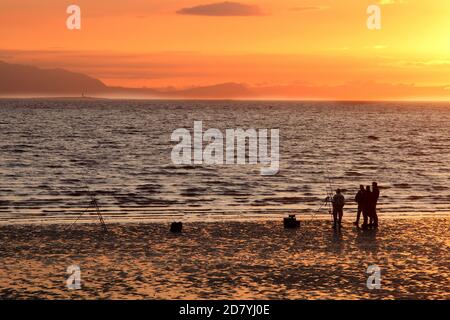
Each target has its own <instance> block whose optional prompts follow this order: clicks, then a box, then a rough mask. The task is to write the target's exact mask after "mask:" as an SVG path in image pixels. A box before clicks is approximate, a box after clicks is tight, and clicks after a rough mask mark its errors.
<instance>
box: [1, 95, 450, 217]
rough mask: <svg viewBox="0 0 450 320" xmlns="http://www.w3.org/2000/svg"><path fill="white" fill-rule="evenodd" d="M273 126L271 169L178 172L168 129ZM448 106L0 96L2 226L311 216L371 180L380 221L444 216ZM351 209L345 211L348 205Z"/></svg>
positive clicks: (449, 160) (449, 157) (447, 205)
mask: <svg viewBox="0 0 450 320" xmlns="http://www.w3.org/2000/svg"><path fill="white" fill-rule="evenodd" d="M195 120H202V121H203V127H204V130H206V129H208V128H218V129H221V130H225V129H226V128H244V129H248V128H255V129H258V128H266V129H272V128H279V129H280V140H281V143H280V153H281V155H280V156H281V163H280V167H281V168H280V172H279V174H278V175H275V176H261V175H260V174H259V169H260V167H259V165H239V166H238V165H220V166H176V165H173V164H172V161H171V158H170V154H171V150H172V147H173V146H174V143H172V142H171V141H170V136H171V133H172V132H173V131H174V130H175V129H177V128H187V129H189V130H193V124H194V121H195ZM449 124H450V106H449V105H446V104H438V103H435V104H432V103H425V102H424V103H414V104H412V103H410V104H408V103H370V104H368V103H331V102H320V103H319V102H228V101H226V102H224V101H215V102H207V101H203V102H199V101H125V100H123V101H107V100H60V101H57V100H0V137H1V139H0V220H2V221H13V220H14V219H17V218H22V219H23V218H25V219H32V218H36V217H38V218H42V217H45V218H48V219H52V218H55V217H58V218H61V217H62V218H64V217H73V216H74V215H78V214H79V213H80V212H82V210H83V207H84V206H85V205H87V204H89V196H88V194H87V190H88V187H87V185H89V190H91V191H94V192H95V193H96V195H97V197H98V199H99V202H100V204H101V207H102V210H103V212H104V213H105V214H106V215H107V216H108V215H109V216H110V217H112V216H118V217H124V216H130V217H134V216H136V217H139V216H146V217H171V216H173V215H185V216H199V217H215V216H220V215H236V216H241V217H246V216H251V215H252V214H264V215H269V214H273V213H285V212H295V213H305V214H308V213H317V210H318V208H319V207H320V204H321V203H322V200H323V199H324V198H325V196H326V192H327V188H329V187H330V183H329V180H330V181H331V187H333V188H336V187H337V186H340V187H341V188H343V189H345V196H346V197H347V198H348V199H353V197H354V194H355V192H356V190H357V188H358V186H359V184H361V183H362V184H370V183H371V182H372V181H374V180H375V181H378V182H379V184H380V186H381V188H382V189H381V194H382V195H381V199H380V211H381V214H396V215H397V214H414V213H446V212H447V213H448V212H450V190H449V187H448V185H449V182H450V181H449V179H450V149H449V145H450V143H449V142H450V126H449ZM353 207H354V205H353V204H352V203H350V204H349V205H348V208H353Z"/></svg>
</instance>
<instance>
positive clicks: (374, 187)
mask: <svg viewBox="0 0 450 320" xmlns="http://www.w3.org/2000/svg"><path fill="white" fill-rule="evenodd" d="M379 197H380V189H378V184H377V183H376V182H372V216H371V219H370V224H371V225H372V226H373V227H375V228H376V227H378V214H377V203H378V198H379Z"/></svg>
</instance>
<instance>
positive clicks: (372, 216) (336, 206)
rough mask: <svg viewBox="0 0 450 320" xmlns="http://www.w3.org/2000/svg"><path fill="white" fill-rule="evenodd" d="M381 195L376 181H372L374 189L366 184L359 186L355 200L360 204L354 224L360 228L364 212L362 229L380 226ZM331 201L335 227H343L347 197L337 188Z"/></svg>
mask: <svg viewBox="0 0 450 320" xmlns="http://www.w3.org/2000/svg"><path fill="white" fill-rule="evenodd" d="M379 197H380V189H379V188H378V184H377V183H376V182H373V183H372V189H371V188H370V186H366V187H365V188H364V186H363V185H360V186H359V191H358V193H357V194H356V196H355V201H356V203H357V204H358V211H357V214H356V221H355V222H354V225H356V226H357V227H358V228H359V222H360V219H361V214H362V216H363V224H362V225H361V228H362V229H369V228H377V227H378V215H377V203H378V198H379ZM331 203H332V205H333V228H334V229H336V228H338V227H339V228H340V227H342V216H343V215H344V205H345V198H344V196H343V195H342V192H341V190H340V189H337V190H336V194H335V195H334V196H333V198H332V199H331Z"/></svg>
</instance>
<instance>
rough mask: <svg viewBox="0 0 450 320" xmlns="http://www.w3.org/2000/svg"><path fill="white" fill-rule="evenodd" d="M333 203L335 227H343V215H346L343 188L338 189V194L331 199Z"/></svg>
mask: <svg viewBox="0 0 450 320" xmlns="http://www.w3.org/2000/svg"><path fill="white" fill-rule="evenodd" d="M331 202H332V203H333V229H336V227H337V226H339V228H340V227H342V216H343V215H344V205H345V198H344V196H343V195H342V193H341V189H337V190H336V194H335V195H334V196H333V199H332V201H331Z"/></svg>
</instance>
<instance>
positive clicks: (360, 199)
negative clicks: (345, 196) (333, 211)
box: [354, 184, 365, 227]
mask: <svg viewBox="0 0 450 320" xmlns="http://www.w3.org/2000/svg"><path fill="white" fill-rule="evenodd" d="M364 192H365V190H364V186H363V185H362V184H361V185H360V186H359V190H358V193H357V194H356V196H355V202H356V203H357V204H358V211H357V213H356V221H355V222H354V225H355V226H357V227H358V226H359V219H360V218H361V213H362V211H363V200H364Z"/></svg>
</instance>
